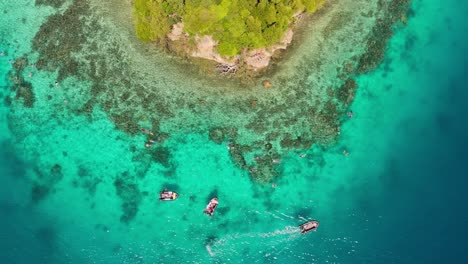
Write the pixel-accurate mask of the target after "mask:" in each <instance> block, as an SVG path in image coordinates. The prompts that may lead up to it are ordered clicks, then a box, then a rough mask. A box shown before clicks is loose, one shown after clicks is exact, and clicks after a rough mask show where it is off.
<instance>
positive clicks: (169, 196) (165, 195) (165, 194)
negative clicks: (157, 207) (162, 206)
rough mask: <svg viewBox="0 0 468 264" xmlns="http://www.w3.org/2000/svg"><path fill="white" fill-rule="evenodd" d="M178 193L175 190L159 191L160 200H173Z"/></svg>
mask: <svg viewBox="0 0 468 264" xmlns="http://www.w3.org/2000/svg"><path fill="white" fill-rule="evenodd" d="M177 197H179V195H178V194H177V193H176V192H171V191H162V192H160V193H159V200H160V201H174V200H175V199H177Z"/></svg>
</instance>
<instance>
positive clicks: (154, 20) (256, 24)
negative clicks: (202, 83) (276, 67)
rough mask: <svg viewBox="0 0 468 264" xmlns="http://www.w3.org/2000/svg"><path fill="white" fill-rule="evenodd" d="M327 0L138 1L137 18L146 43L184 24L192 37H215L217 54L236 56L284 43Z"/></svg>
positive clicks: (134, 16)
mask: <svg viewBox="0 0 468 264" xmlns="http://www.w3.org/2000/svg"><path fill="white" fill-rule="evenodd" d="M325 1H326V0H134V12H133V18H134V23H135V29H136V33H137V35H138V37H139V38H140V39H142V40H143V41H158V40H162V39H164V38H165V36H166V34H167V33H168V32H169V31H170V30H171V26H172V25H174V24H175V23H177V22H180V21H182V22H183V23H184V31H185V32H187V33H188V34H189V35H190V36H195V35H198V36H203V35H212V36H213V38H214V39H215V40H217V41H219V45H218V47H217V51H218V52H219V53H220V54H221V55H224V56H234V55H236V54H239V52H240V51H241V50H242V49H245V48H247V49H252V48H260V47H264V46H271V45H273V44H275V43H277V42H278V41H280V40H281V38H282V37H283V35H284V33H285V31H286V30H287V29H288V26H289V25H290V24H291V23H292V22H293V21H294V19H295V18H294V14H296V13H298V12H315V11H316V10H317V8H319V7H320V6H321V5H323V4H324V2H325Z"/></svg>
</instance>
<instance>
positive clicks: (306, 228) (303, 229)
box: [299, 220, 319, 234]
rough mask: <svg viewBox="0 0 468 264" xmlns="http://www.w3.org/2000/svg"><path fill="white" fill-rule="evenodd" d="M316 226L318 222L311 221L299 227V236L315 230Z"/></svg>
mask: <svg viewBox="0 0 468 264" xmlns="http://www.w3.org/2000/svg"><path fill="white" fill-rule="evenodd" d="M318 226H319V222H318V221H316V220H312V221H309V222H306V223H304V224H302V225H300V226H299V227H300V228H301V234H305V233H309V232H310V231H312V230H315V229H317V227H318Z"/></svg>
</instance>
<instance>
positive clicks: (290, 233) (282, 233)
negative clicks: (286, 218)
mask: <svg viewBox="0 0 468 264" xmlns="http://www.w3.org/2000/svg"><path fill="white" fill-rule="evenodd" d="M300 236H301V230H300V229H299V228H298V227H296V226H287V227H285V228H284V229H281V230H275V231H273V232H266V233H261V232H255V233H245V234H235V235H228V236H226V237H224V238H221V239H217V240H216V241H213V242H212V243H210V244H208V245H206V246H205V248H206V251H207V252H208V254H210V256H211V257H214V256H222V255H224V254H229V253H238V252H239V247H243V246H246V245H250V244H262V245H264V246H265V247H266V248H277V247H278V246H280V245H284V244H285V243H286V244H289V242H291V240H295V239H297V238H298V237H300Z"/></svg>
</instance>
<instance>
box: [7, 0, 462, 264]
mask: <svg viewBox="0 0 468 264" xmlns="http://www.w3.org/2000/svg"><path fill="white" fill-rule="evenodd" d="M2 5H3V4H2ZM26 10H30V8H26ZM42 10H46V9H42ZM467 11H468V10H467V7H466V4H464V3H462V2H459V3H457V2H455V1H453V3H452V2H448V3H444V4H443V5H442V4H441V3H439V2H437V1H414V3H413V6H412V14H413V15H411V16H409V17H408V25H407V26H406V27H405V28H401V29H399V30H398V31H397V32H396V34H395V36H394V38H393V39H392V40H391V41H390V43H389V45H388V50H387V53H386V58H385V61H384V62H383V64H382V65H381V66H380V67H379V68H378V69H376V70H375V71H373V72H371V73H369V74H367V75H365V76H360V77H359V78H358V83H359V89H358V92H357V96H356V99H355V101H354V103H353V106H352V110H353V111H354V113H355V115H354V117H353V118H352V119H351V120H349V121H347V122H346V123H345V125H344V127H343V128H342V130H341V139H340V141H339V142H338V143H337V144H336V145H335V146H333V147H331V148H329V149H320V148H318V147H317V148H314V149H312V150H309V151H308V152H307V154H308V155H307V156H306V157H305V158H303V159H301V158H299V157H298V153H291V154H290V156H287V157H284V158H283V159H282V163H281V166H280V169H281V172H282V177H281V178H280V179H279V181H278V182H277V187H276V188H275V189H272V188H270V187H269V186H259V185H255V184H253V183H252V182H251V181H250V180H249V178H248V176H247V175H246V173H245V172H243V171H241V170H239V169H238V168H236V167H235V166H234V165H233V164H232V161H231V159H230V158H229V155H228V151H227V146H226V144H222V145H216V144H214V143H213V142H211V141H210V140H209V139H208V135H199V134H188V135H187V134H179V135H171V138H170V139H169V140H168V141H166V142H165V143H164V144H165V145H164V146H165V147H167V148H170V149H172V150H173V151H172V155H171V156H169V157H166V158H164V157H163V158H162V159H163V162H161V163H160V164H156V163H152V162H151V161H150V160H147V159H146V158H145V157H144V156H142V157H141V159H133V156H132V155H131V154H130V149H131V147H132V146H134V147H135V148H143V145H142V142H144V137H143V135H139V136H136V137H129V136H127V135H125V134H124V133H122V132H120V131H118V130H116V129H115V127H114V125H113V124H112V123H111V122H110V121H109V120H108V119H107V117H106V116H105V115H104V114H103V113H102V112H101V111H99V109H96V110H95V111H94V113H93V120H92V122H90V120H88V119H87V118H86V117H83V116H76V115H74V114H73V113H72V111H70V109H69V108H68V106H67V105H66V104H63V99H64V98H67V99H69V100H70V101H71V102H70V104H73V100H72V99H73V98H74V97H73V96H75V95H73V92H72V91H70V90H68V89H66V87H67V86H71V85H72V82H73V81H70V83H64V84H62V87H63V88H62V89H53V88H50V87H49V86H52V87H53V83H54V76H50V75H49V74H46V73H42V72H36V71H34V69H31V71H32V72H34V77H33V79H32V82H33V85H34V87H35V92H36V94H37V98H38V99H37V104H36V106H35V107H34V109H32V110H31V109H22V108H19V107H14V108H9V107H7V106H6V105H5V104H3V105H2V106H1V108H0V120H1V122H0V124H1V129H0V136H1V144H0V146H1V151H0V157H1V160H0V161H1V163H2V164H1V166H0V175H1V181H2V185H1V190H2V191H1V193H0V210H1V211H2V214H1V215H2V216H3V217H2V218H1V219H0V223H1V227H0V237H1V240H0V245H1V247H2V250H1V251H0V259H1V260H2V263H167V262H176V263H183V262H186V263H209V262H213V263H239V262H241V261H252V262H255V263H256V262H264V263H270V262H272V263H286V262H291V261H294V262H298V263H324V262H335V263H353V262H354V263H416V262H420V263H438V262H460V263H462V262H464V261H463V260H465V261H466V260H468V257H467V255H466V254H465V253H464V252H463V250H464V243H463V241H464V237H465V236H466V234H467V229H466V227H465V226H464V224H466V222H467V220H468V215H467V214H466V213H465V211H466V209H467V206H466V205H465V204H464V203H463V202H464V200H465V199H464V197H465V196H464V195H463V190H464V188H465V186H466V180H465V179H464V177H463V176H465V175H466V172H465V169H464V166H463V165H464V163H465V161H466V157H467V156H468V152H467V149H468V148H467V146H468V139H467V136H466V133H464V131H465V130H466V129H465V128H466V124H465V123H466V122H465V121H466V118H465V116H464V114H465V111H466V110H468V109H467V107H466V103H465V101H466V99H467V98H468V92H467V91H466V90H465V89H464V88H465V87H466V85H465V75H466V73H467V68H466V67H467V58H466V57H467V56H466V52H467V49H466V47H467V44H468V43H467V39H466V37H465V36H464V33H465V32H467V31H466V30H467V25H466V23H465V16H466V14H467ZM42 12H46V11H42ZM18 13H19V12H18ZM11 16H20V15H19V14H17V13H9V14H7V15H5V16H3V17H2V19H1V20H0V21H1V23H2V25H11V24H10V22H11V20H8V17H11ZM21 16H22V15H21ZM38 17H39V16H38ZM33 22H37V21H34V19H32V21H31V24H28V23H26V24H24V25H18V27H17V28H16V30H15V31H13V30H12V29H11V27H7V26H4V27H1V28H0V30H1V32H0V34H1V38H2V43H0V45H1V46H0V49H3V50H5V51H6V52H7V55H6V56H3V57H0V69H1V70H0V72H1V73H2V76H4V77H3V78H2V79H1V80H0V81H1V82H2V83H1V87H2V94H6V93H8V92H9V87H10V86H11V82H10V81H9V80H8V78H7V76H6V73H7V72H8V71H9V70H10V69H11V65H10V64H9V62H8V59H12V58H15V57H16V56H20V55H21V54H23V53H25V52H27V51H28V50H29V49H30V45H29V43H28V41H25V40H28V39H31V38H32V36H33V35H34V32H35V30H37V28H34V26H33V25H36V24H35V23H33ZM47 95H52V97H53V98H52V100H51V101H46V100H45V98H46V97H47ZM33 121H34V122H33ZM343 150H347V151H349V153H350V154H349V156H347V157H345V156H343V155H342V151H343ZM54 164H60V165H61V173H62V175H63V178H61V179H60V180H59V181H57V182H55V178H53V177H49V176H47V175H45V176H43V178H42V179H43V181H44V182H45V183H47V184H49V185H51V186H53V187H52V188H51V189H50V190H49V193H48V195H47V196H46V197H45V198H43V199H42V200H41V201H39V202H34V201H31V187H32V182H31V181H30V180H29V179H30V178H31V176H32V175H36V174H38V173H39V172H38V170H37V167H40V168H45V169H44V170H45V171H47V170H49V168H51V167H53V165H54ZM161 164H162V165H161ZM125 172H130V174H132V175H139V174H142V173H143V174H144V178H143V179H135V182H138V184H139V192H133V191H132V186H124V187H122V188H124V189H125V190H127V191H128V192H126V193H128V195H129V196H128V197H126V198H127V200H129V201H132V202H135V203H138V204H139V206H138V211H137V212H136V217H135V219H134V220H133V221H131V222H130V223H129V224H128V225H126V224H122V222H121V221H120V219H121V217H122V210H121V200H120V199H118V197H117V195H116V188H115V184H114V183H115V181H114V179H115V178H116V177H117V178H118V177H125ZM164 172H168V173H164ZM90 176H92V177H90ZM39 178H40V177H39ZM96 179H97V180H96ZM163 186H169V187H172V188H174V189H175V190H176V191H178V192H180V193H181V197H180V198H179V199H178V200H177V202H174V203H158V202H156V201H155V195H156V194H157V192H158V191H159V190H160V189H161V188H162V187H163ZM213 195H217V196H218V197H219V200H220V205H219V208H218V210H217V212H216V214H215V215H214V216H213V218H211V219H210V218H208V217H206V216H204V215H202V213H201V212H202V210H203V208H204V206H205V204H206V202H207V201H208V200H209V198H210V197H212V196H213ZM128 206H133V204H131V203H130V204H129V205H128ZM306 219H318V220H319V221H320V223H321V225H320V227H319V229H318V230H317V232H314V233H312V234H309V235H307V236H301V235H299V234H298V232H297V228H296V226H297V225H298V224H300V223H302V222H303V221H305V220H306Z"/></svg>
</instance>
